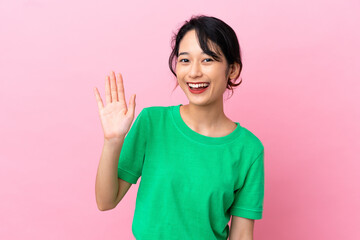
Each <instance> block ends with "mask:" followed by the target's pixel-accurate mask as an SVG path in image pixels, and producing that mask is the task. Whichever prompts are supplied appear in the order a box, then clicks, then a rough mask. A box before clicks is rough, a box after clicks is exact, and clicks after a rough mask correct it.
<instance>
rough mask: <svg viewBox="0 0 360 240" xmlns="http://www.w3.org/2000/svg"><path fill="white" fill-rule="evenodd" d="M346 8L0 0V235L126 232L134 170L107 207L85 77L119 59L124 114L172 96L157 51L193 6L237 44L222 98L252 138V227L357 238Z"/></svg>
mask: <svg viewBox="0 0 360 240" xmlns="http://www.w3.org/2000/svg"><path fill="white" fill-rule="evenodd" d="M359 10H360V2H359V1H358V0H347V1H340V0H339V1H334V0H332V1H329V0H311V1H310V0H305V1H298V0H282V1H280V0H273V1H265V0H255V1H215V0H213V1H194V0H184V1H165V0H162V1H161V0H157V1H115V0H103V1H93V0H86V1H84V0H79V1H69V0H66V1H63V0H62V1H60V0H58V1H55V0H46V1H45V0H27V1H25V0H23V1H20V0H18V1H16V0H15V1H14V0H12V1H0V43H1V44H0V84H1V85H0V104H1V106H0V109H1V118H0V121H1V122H0V123H1V124H0V136H1V144H0V148H1V149H0V159H1V167H0V184H1V191H0V199H1V200H0V201H1V204H0V239H37V240H39V239H59V240H60V239H133V235H132V232H131V225H132V219H133V214H134V209H135V200H136V194H137V189H138V186H139V182H138V183H137V184H136V185H133V186H132V187H131V188H130V190H129V192H128V193H127V195H126V197H125V198H124V199H123V201H122V202H121V203H120V204H119V205H118V206H117V207H116V208H115V209H113V210H111V211H105V212H101V211H99V210H98V208H97V206H96V201H95V177H96V171H97V166H98V163H99V159H100V154H101V149H102V144H103V132H102V128H101V123H100V119H99V116H98V109H97V104H96V101H95V96H94V92H93V88H94V87H95V86H96V87H98V89H99V91H100V94H101V97H102V98H103V100H104V99H105V95H104V92H105V75H107V74H109V73H110V71H111V70H114V71H115V72H116V73H118V72H121V73H122V74H123V77H124V85H125V94H126V100H127V101H128V100H129V98H130V96H131V94H133V93H136V94H137V98H136V101H137V106H136V112H135V117H136V116H137V115H138V114H139V112H140V111H141V109H142V108H144V107H149V106H169V105H175V104H179V103H183V104H186V103H187V98H186V96H185V94H184V93H183V92H182V90H181V88H180V87H178V88H177V89H176V90H175V91H174V92H173V93H171V91H172V89H173V87H174V86H175V82H176V79H175V77H174V76H173V75H172V74H171V72H170V70H169V68H168V62H167V61H168V57H169V54H170V51H171V48H170V40H171V37H172V34H173V32H175V31H176V30H177V28H178V27H180V26H181V25H182V24H183V22H184V21H185V20H187V19H189V18H190V17H191V16H192V15H197V14H205V15H210V16H215V17H218V18H220V19H222V20H224V21H225V22H226V23H228V24H229V25H230V26H231V27H232V28H233V29H234V30H235V32H236V34H237V36H238V39H239V42H240V47H241V49H242V60H243V65H244V66H243V71H242V73H241V77H242V79H243V82H242V84H241V85H240V86H239V87H238V88H236V89H235V91H234V95H233V96H232V97H231V98H230V99H228V100H226V101H225V103H224V104H225V113H226V114H227V116H229V117H230V118H231V119H232V120H233V121H238V122H240V124H241V125H242V126H244V127H246V128H247V129H249V130H250V131H252V132H253V133H254V134H255V135H256V136H257V137H258V138H259V139H260V140H261V141H262V142H263V144H264V147H265V200H264V212H263V219H261V220H256V221H255V232H254V235H255V239H259V240H260V239H269V240H271V239H274V240H289V239H292V240H304V239H327V240H335V239H360V232H359V231H360V230H359V227H358V224H359V222H360V214H359V213H360V207H359V200H360V191H359V189H360V175H359V174H358V172H359V167H360V164H359V153H358V150H359V147H360V144H359V143H360V142H359V136H360V135H359V133H360V131H359V130H360V128H359V122H360V107H359V102H360V101H359V92H360V91H359V90H360V89H359V88H360V83H359V82H360V58H359V56H360V49H359V42H360V33H359V29H360V27H359V22H360V14H359V12H360V11H359ZM225 96H226V94H225ZM140 180H141V179H140ZM229 224H230V223H229ZM164 227H166V226H164ZM175 234H176V233H175Z"/></svg>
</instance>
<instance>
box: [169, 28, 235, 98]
mask: <svg viewBox="0 0 360 240" xmlns="http://www.w3.org/2000/svg"><path fill="white" fill-rule="evenodd" d="M209 47H210V49H211V50H212V51H213V52H216V51H215V49H213V48H212V45H211V44H209ZM218 52H220V53H221V55H220V56H219V57H220V60H219V61H215V59H214V58H213V57H211V56H210V55H207V54H205V53H204V52H203V50H202V49H201V47H200V44H199V42H198V39H197V36H196V32H195V30H190V31H188V32H187V33H186V34H185V36H184V37H183V39H182V40H181V42H180V45H179V54H178V59H177V62H176V70H175V72H176V76H177V80H178V83H179V86H180V87H181V88H182V89H183V91H184V93H185V94H186V96H187V98H188V99H189V102H191V103H193V104H196V105H207V104H210V103H213V102H217V101H221V102H222V100H223V94H224V92H225V90H226V86H227V80H228V77H229V75H226V74H227V62H226V59H225V57H224V55H223V54H222V52H221V50H220V49H219V50H218ZM189 82H190V83H199V82H202V83H209V86H208V87H207V88H206V90H205V91H203V92H201V93H193V92H191V91H190V87H189V85H188V83H189Z"/></svg>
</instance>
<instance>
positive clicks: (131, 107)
mask: <svg viewBox="0 0 360 240" xmlns="http://www.w3.org/2000/svg"><path fill="white" fill-rule="evenodd" d="M135 97H136V94H133V95H131V97H130V100H129V111H128V113H129V114H130V115H132V116H134V114H135V105H136V103H135Z"/></svg>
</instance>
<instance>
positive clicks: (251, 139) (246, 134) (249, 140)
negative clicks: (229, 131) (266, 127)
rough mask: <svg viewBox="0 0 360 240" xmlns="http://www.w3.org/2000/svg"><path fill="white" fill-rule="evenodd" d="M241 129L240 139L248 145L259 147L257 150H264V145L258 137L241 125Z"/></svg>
mask: <svg viewBox="0 0 360 240" xmlns="http://www.w3.org/2000/svg"><path fill="white" fill-rule="evenodd" d="M241 128H242V129H241V130H242V141H245V142H246V144H247V145H248V146H251V147H252V148H255V149H259V151H262V150H264V145H263V143H262V142H261V140H260V138H259V137H258V136H257V135H255V134H254V133H253V132H252V131H250V130H249V129H248V128H246V127H244V126H241Z"/></svg>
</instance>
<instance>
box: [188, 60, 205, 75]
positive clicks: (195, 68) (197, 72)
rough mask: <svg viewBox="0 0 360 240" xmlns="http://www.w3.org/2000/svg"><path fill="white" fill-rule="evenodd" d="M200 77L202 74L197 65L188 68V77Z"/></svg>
mask: <svg viewBox="0 0 360 240" xmlns="http://www.w3.org/2000/svg"><path fill="white" fill-rule="evenodd" d="M201 75H202V72H201V67H200V66H199V64H198V63H194V64H192V65H191V68H190V72H189V76H190V77H191V78H196V77H200V76H201Z"/></svg>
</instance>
